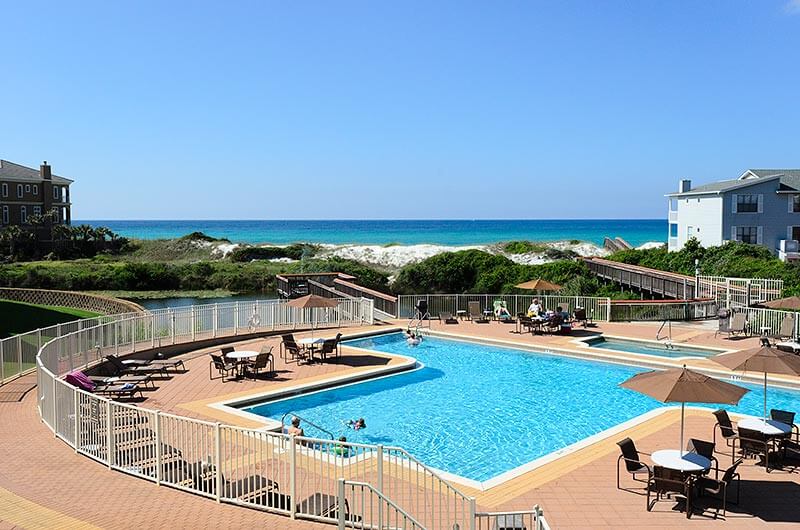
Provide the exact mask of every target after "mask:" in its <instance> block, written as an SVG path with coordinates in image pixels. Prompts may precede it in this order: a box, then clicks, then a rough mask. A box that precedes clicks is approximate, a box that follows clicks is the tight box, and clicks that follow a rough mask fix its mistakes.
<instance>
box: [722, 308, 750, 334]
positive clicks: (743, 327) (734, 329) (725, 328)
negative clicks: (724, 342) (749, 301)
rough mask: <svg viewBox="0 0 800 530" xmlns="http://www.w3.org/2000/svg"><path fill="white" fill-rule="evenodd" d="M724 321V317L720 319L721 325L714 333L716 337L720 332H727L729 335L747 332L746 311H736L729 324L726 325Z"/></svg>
mask: <svg viewBox="0 0 800 530" xmlns="http://www.w3.org/2000/svg"><path fill="white" fill-rule="evenodd" d="M724 322H725V320H724V319H720V326H719V329H717V331H716V332H715V333H714V337H716V336H717V335H718V334H719V333H727V334H728V337H731V336H734V335H746V334H747V315H745V314H744V313H734V314H733V316H732V317H731V319H730V323H729V324H727V325H724Z"/></svg>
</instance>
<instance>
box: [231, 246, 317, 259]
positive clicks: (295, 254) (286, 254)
mask: <svg viewBox="0 0 800 530" xmlns="http://www.w3.org/2000/svg"><path fill="white" fill-rule="evenodd" d="M318 251H319V247H318V246H316V245H306V244H302V243H298V244H294V245H288V246H286V247H250V246H242V247H238V248H236V249H234V250H233V251H232V252H231V253H230V256H229V258H230V260H231V261H236V262H247V261H253V260H259V259H261V260H265V259H266V260H268V259H278V258H289V259H293V260H299V259H307V258H311V257H313V256H314V255H315V254H316V253H317V252H318Z"/></svg>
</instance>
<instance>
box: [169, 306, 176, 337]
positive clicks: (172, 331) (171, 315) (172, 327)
mask: <svg viewBox="0 0 800 530" xmlns="http://www.w3.org/2000/svg"><path fill="white" fill-rule="evenodd" d="M169 327H170V335H172V344H173V345H174V344H175V311H173V310H170V312H169Z"/></svg>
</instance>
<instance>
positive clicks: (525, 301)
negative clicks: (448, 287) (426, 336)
mask: <svg viewBox="0 0 800 530" xmlns="http://www.w3.org/2000/svg"><path fill="white" fill-rule="evenodd" d="M534 298H538V299H539V301H540V302H541V304H542V305H543V306H544V307H545V308H547V309H555V308H556V307H558V306H561V308H562V309H564V310H566V311H570V312H573V311H575V308H576V307H583V308H584V309H586V315H587V316H589V317H590V318H592V319H594V320H601V321H606V320H608V319H609V305H610V301H611V300H610V299H609V298H602V297H590V296H561V295H524V294H406V295H400V296H398V297H397V307H398V312H397V318H411V317H413V316H414V312H415V311H416V310H415V309H414V308H415V307H416V305H417V303H418V302H419V301H420V300H425V301H426V302H427V304H428V312H429V313H430V314H431V316H432V317H433V318H437V317H438V315H439V313H441V312H447V313H452V314H453V316H455V315H456V313H457V311H468V310H469V303H470V302H479V303H480V306H481V308H483V309H487V310H490V309H492V308H493V304H494V302H495V301H496V300H502V301H504V302H505V303H506V307H507V308H508V311H509V313H511V314H512V315H516V314H517V313H525V312H527V311H528V307H529V306H530V305H531V302H533V299H534Z"/></svg>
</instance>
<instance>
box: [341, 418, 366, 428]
mask: <svg viewBox="0 0 800 530" xmlns="http://www.w3.org/2000/svg"><path fill="white" fill-rule="evenodd" d="M346 425H347V426H348V427H350V428H351V429H353V430H354V431H360V430H361V429H366V428H367V422H365V421H364V418H358V419H357V420H348V421H347V423H346Z"/></svg>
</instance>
